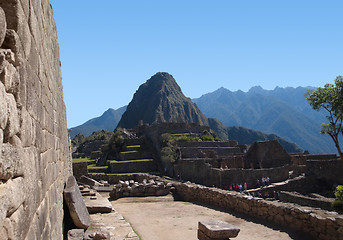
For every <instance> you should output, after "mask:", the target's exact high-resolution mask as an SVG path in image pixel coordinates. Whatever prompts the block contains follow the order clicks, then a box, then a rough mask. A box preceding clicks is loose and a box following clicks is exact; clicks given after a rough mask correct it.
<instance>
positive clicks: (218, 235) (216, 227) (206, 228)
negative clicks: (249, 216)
mask: <svg viewBox="0 0 343 240" xmlns="http://www.w3.org/2000/svg"><path fill="white" fill-rule="evenodd" d="M198 228H199V230H200V231H202V232H203V233H204V234H205V235H206V236H208V237H209V238H211V239H228V238H234V237H237V235H238V233H239V231H240V229H239V228H238V227H236V226H234V225H232V224H229V223H227V222H224V221H220V220H209V221H202V222H199V224H198Z"/></svg>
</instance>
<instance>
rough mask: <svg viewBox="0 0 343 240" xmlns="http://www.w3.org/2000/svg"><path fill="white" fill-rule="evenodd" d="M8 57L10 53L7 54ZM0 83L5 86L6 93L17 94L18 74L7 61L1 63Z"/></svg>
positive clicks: (2, 52)
mask: <svg viewBox="0 0 343 240" xmlns="http://www.w3.org/2000/svg"><path fill="white" fill-rule="evenodd" d="M0 54H1V55H5V54H6V52H4V51H0ZM9 55H11V52H9ZM13 60H14V58H13ZM0 81H1V82H2V83H3V84H4V85H5V90H6V92H8V93H12V94H16V93H17V88H18V86H19V73H18V72H17V69H16V68H15V67H14V66H13V65H12V64H10V63H9V62H8V61H7V60H5V61H4V62H3V71H2V74H1V76H0Z"/></svg>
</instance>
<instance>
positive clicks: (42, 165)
mask: <svg viewBox="0 0 343 240" xmlns="http://www.w3.org/2000/svg"><path fill="white" fill-rule="evenodd" d="M60 64H61V63H60V60H59V47H58V43H57V34H56V26H55V22H54V16H53V11H52V8H51V5H50V4H49V1H48V0H41V1H32V0H1V1H0V203H1V204H0V236H1V237H0V238H1V239H18V240H19V239H20V240H21V239H62V237H63V228H62V221H63V216H64V212H63V188H64V184H65V183H66V180H67V178H68V177H69V176H70V175H72V166H71V154H70V144H69V142H70V140H69V135H68V130H67V122H66V109H65V105H64V102H63V92H62V78H61V71H60Z"/></svg>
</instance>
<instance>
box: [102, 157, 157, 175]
mask: <svg viewBox="0 0 343 240" xmlns="http://www.w3.org/2000/svg"><path fill="white" fill-rule="evenodd" d="M109 171H110V172H111V173H133V172H136V173H137V172H144V173H145V172H157V166H156V164H155V163H154V161H153V159H146V160H145V159H141V160H137V161H110V163H109Z"/></svg>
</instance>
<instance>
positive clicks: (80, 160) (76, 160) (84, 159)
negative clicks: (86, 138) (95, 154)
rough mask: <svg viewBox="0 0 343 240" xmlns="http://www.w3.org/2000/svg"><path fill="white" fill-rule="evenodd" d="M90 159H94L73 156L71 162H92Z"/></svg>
mask: <svg viewBox="0 0 343 240" xmlns="http://www.w3.org/2000/svg"><path fill="white" fill-rule="evenodd" d="M92 161H95V159H90V158H73V163H78V162H92Z"/></svg>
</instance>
